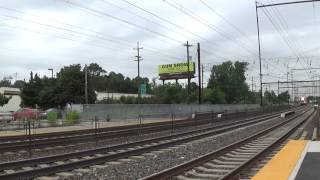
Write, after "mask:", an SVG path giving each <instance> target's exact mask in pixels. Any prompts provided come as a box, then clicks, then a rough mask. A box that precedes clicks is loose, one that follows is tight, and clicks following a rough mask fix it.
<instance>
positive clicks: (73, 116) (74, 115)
mask: <svg viewBox="0 0 320 180" xmlns="http://www.w3.org/2000/svg"><path fill="white" fill-rule="evenodd" d="M79 118H80V115H79V113H78V112H76V111H71V112H68V113H67V116H66V124H67V125H73V124H76V123H78V121H79Z"/></svg>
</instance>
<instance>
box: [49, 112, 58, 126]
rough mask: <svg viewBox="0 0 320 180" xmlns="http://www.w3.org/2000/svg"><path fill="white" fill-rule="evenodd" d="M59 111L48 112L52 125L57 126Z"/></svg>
mask: <svg viewBox="0 0 320 180" xmlns="http://www.w3.org/2000/svg"><path fill="white" fill-rule="evenodd" d="M57 119H58V113H57V112H49V113H48V122H49V124H50V125H51V126H55V125H56V124H57Z"/></svg>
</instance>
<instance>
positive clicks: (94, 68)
mask: <svg viewBox="0 0 320 180" xmlns="http://www.w3.org/2000/svg"><path fill="white" fill-rule="evenodd" d="M87 70H88V73H89V74H90V75H93V76H100V75H102V74H103V73H106V72H107V71H105V70H104V69H103V68H102V67H101V66H99V64H97V63H91V64H90V65H89V66H88V67H87Z"/></svg>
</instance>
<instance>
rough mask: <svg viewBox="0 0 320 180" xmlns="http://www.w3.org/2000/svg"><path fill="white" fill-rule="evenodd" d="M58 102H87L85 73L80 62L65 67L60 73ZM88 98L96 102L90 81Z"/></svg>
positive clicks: (64, 103)
mask: <svg viewBox="0 0 320 180" xmlns="http://www.w3.org/2000/svg"><path fill="white" fill-rule="evenodd" d="M57 92H58V94H57V95H58V102H59V104H60V105H61V106H64V105H66V104H67V103H74V104H80V103H82V104H84V103H85V73H84V71H82V70H81V66H80V64H75V65H70V66H65V67H63V68H62V69H61V70H60V72H59V73H58V81H57ZM88 100H89V103H94V102H95V100H96V94H95V92H94V90H93V89H92V87H91V86H90V83H88Z"/></svg>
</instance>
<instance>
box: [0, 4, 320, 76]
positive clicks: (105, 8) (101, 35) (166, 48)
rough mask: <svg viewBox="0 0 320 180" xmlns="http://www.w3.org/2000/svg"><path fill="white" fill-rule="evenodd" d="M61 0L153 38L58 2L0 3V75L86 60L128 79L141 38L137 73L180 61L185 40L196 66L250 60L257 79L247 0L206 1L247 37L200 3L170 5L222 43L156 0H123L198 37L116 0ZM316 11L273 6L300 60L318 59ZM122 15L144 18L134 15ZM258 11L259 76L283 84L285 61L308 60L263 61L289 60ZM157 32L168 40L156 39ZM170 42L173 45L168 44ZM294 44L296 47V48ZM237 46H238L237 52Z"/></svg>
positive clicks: (252, 20) (252, 23)
mask: <svg viewBox="0 0 320 180" xmlns="http://www.w3.org/2000/svg"><path fill="white" fill-rule="evenodd" d="M66 1H67V2H71V3H77V4H81V5H83V6H85V7H86V8H90V9H94V10H97V11H99V12H102V13H107V14H110V15H113V16H115V17H117V18H121V19H123V20H125V21H128V22H129V23H135V24H137V25H138V26H140V27H143V28H147V29H149V30H151V31H153V32H155V33H152V32H148V31H144V30H141V29H140V28H137V27H134V26H131V25H128V24H126V23H123V22H119V21H117V20H114V19H112V18H110V17H107V16H104V15H103V14H95V13H93V12H90V11H88V10H81V8H77V7H75V6H72V5H70V4H68V3H65V2H64V1H63V0H26V1H20V0H11V1H4V2H3V3H2V4H1V5H0V33H1V44H0V58H1V60H0V62H1V66H0V78H2V77H4V76H8V75H13V74H14V73H15V72H17V73H18V78H19V79H24V78H28V76H29V72H30V71H31V70H32V71H35V72H39V73H40V74H41V75H49V74H50V72H49V71H47V69H48V68H52V67H53V68H54V69H55V70H56V71H58V69H60V68H61V67H62V66H64V65H69V64H74V63H80V64H82V65H84V64H88V63H90V62H97V63H99V64H101V65H102V66H103V68H105V69H106V70H107V71H109V72H110V71H116V72H121V73H123V74H125V75H126V76H130V77H134V76H135V75H136V63H135V62H134V61H133V60H134V58H133V57H134V56H135V55H136V54H135V51H134V50H133V48H134V47H135V46H136V42H137V41H140V43H141V45H142V46H143V47H144V50H142V56H143V58H144V60H143V61H142V63H141V69H142V75H143V76H147V77H149V78H152V77H156V76H157V65H158V64H162V63H174V62H180V61H184V60H185V59H186V48H185V47H184V46H183V45H182V43H183V42H185V41H187V40H189V41H190V43H191V44H193V45H196V43H197V42H201V47H202V49H203V51H202V61H203V62H204V63H206V64H210V65H212V64H217V63H220V62H223V61H224V59H222V58H221V57H219V56H223V57H225V58H227V59H229V60H233V61H234V60H245V61H248V62H250V63H251V64H250V66H249V72H248V77H250V79H251V77H252V76H254V79H255V81H257V82H258V67H259V66H258V58H257V37H256V24H255V9H254V2H253V1H252V0H241V1H236V0H233V1H223V0H219V1H213V0H206V1H205V2H206V3H208V4H209V5H210V6H211V7H213V8H214V9H215V10H216V11H218V12H219V13H220V14H222V15H223V16H224V17H225V18H227V19H228V20H229V21H230V22H232V23H233V24H234V25H236V26H237V27H238V28H239V29H241V31H242V32H243V33H245V35H246V37H243V36H242V35H241V34H240V33H239V32H237V30H235V29H234V28H233V27H231V26H230V25H229V24H228V23H226V22H225V21H223V20H222V19H221V18H219V17H218V16H216V15H215V14H213V13H212V12H211V11H210V10H209V9H207V8H206V7H205V6H203V5H202V4H201V3H200V2H199V0H183V1H182V0H175V1H176V2H178V3H179V4H182V5H183V6H184V7H186V8H189V9H191V10H192V11H194V12H195V13H196V14H197V15H199V16H201V17H203V18H204V19H205V20H206V22H209V23H210V24H212V25H214V26H215V27H217V28H218V31H219V32H222V33H223V34H225V35H227V36H228V38H229V39H227V38H224V37H222V36H221V35H220V34H219V33H217V32H215V31H213V30H212V29H210V28H208V27H206V26H204V25H202V24H200V23H199V22H197V21H195V20H193V19H192V18H190V17H189V16H186V15H184V14H183V13H181V12H179V11H178V10H176V9H174V8H172V7H170V6H169V5H168V4H166V3H165V2H163V1H161V0H156V1H148V0H140V1H137V0H129V1H130V2H132V3H134V4H137V5H139V6H141V7H142V8H145V9H146V10H148V11H150V12H153V13H155V14H157V15H159V16H161V17H162V18H165V19H168V20H170V21H171V22H173V23H176V24H177V25H178V26H181V27H183V28H185V29H187V30H188V31H191V32H192V33H195V34H197V35H199V36H201V37H202V38H199V37H197V36H193V35H191V34H189V33H187V32H185V31H183V30H181V29H179V28H177V27H175V26H172V25H170V24H167V23H165V22H163V21H161V20H159V19H157V18H155V17H153V16H150V14H148V13H145V12H143V11H140V10H138V9H135V8H133V7H132V6H129V5H128V4H126V3H124V2H123V1H121V0H112V1H109V0H94V1H92V0H81V1H78V0H66ZM267 2H270V1H266V0H264V1H263V3H267ZM274 2H278V1H274ZM110 3H113V4H115V5H117V6H119V7H121V8H122V10H121V9H119V8H117V7H114V6H112V5H110ZM4 7H5V8H10V9H13V11H12V10H11V11H10V10H8V9H4ZM319 8H320V7H319V4H317V3H315V10H314V11H313V6H312V4H308V5H293V6H287V7H279V8H277V9H278V10H279V12H280V13H281V14H282V16H283V17H284V18H285V21H286V23H287V24H288V26H289V28H288V34H289V36H288V37H287V38H288V39H290V40H292V41H293V42H295V48H296V49H298V50H299V51H300V52H303V53H301V54H303V56H310V55H312V56H319V53H318V52H319V46H317V42H318V32H319V30H320V27H319V20H320V19H319V18H320V14H319ZM18 11H19V12H18ZM20 11H21V12H23V13H20ZM129 11H130V12H132V13H135V14H137V15H138V16H141V17H144V18H147V19H148V20H146V19H142V18H140V17H137V16H135V15H133V14H132V13H130V12H129ZM268 11H270V13H271V14H272V16H273V20H276V19H275V17H276V16H275V15H277V16H278V14H277V12H275V11H274V10H273V9H268ZM259 13H260V22H261V40H262V53H263V57H264V59H266V60H264V62H263V73H264V74H267V75H268V74H269V75H273V76H281V78H284V79H286V75H285V73H286V71H287V69H286V64H288V62H290V67H296V68H297V67H300V68H301V67H303V66H307V65H306V63H307V60H306V59H308V58H305V59H304V58H301V61H302V64H303V66H302V65H301V64H300V63H297V62H296V60H295V59H293V60H288V59H287V58H281V59H280V60H274V59H272V60H270V59H269V58H271V57H272V58H275V57H287V56H292V57H294V55H293V53H292V52H291V50H290V49H289V48H288V47H287V45H286V44H285V43H284V42H283V40H282V39H281V37H280V36H279V34H278V32H277V31H276V30H275V29H274V28H273V27H272V24H270V22H269V20H268V19H267V17H266V16H265V14H264V13H263V12H262V10H259ZM33 15H36V16H37V17H35V16H33ZM12 17H14V18H12ZM151 21H154V22H155V23H152V22H151ZM159 24H161V26H160V25H159ZM164 26H165V27H164ZM157 33H159V34H162V35H163V36H166V37H168V38H165V37H161V36H160V35H157ZM170 38H172V39H175V40H178V41H179V42H176V41H175V40H170ZM230 39H231V40H230ZM296 42H298V44H299V46H298V45H296V44H297V43H296ZM239 44H241V46H242V47H239ZM296 49H295V50H296ZM312 49H313V50H312ZM248 50H249V51H250V52H251V53H249V52H248ZM190 54H191V55H192V56H195V55H196V48H195V47H192V48H191V49H190ZM217 56H218V57H217ZM309 59H310V58H309ZM309 59H308V60H309ZM313 59H315V58H313ZM312 65H313V66H319V62H317V61H316V60H313V61H312ZM205 76H206V79H207V78H208V77H209V67H207V68H206V73H205ZM300 77H301V79H306V78H307V77H308V76H307V75H306V74H303V73H302V74H301V76H300ZM264 80H266V81H272V80H275V78H274V77H271V76H265V77H264ZM248 82H249V81H248Z"/></svg>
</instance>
